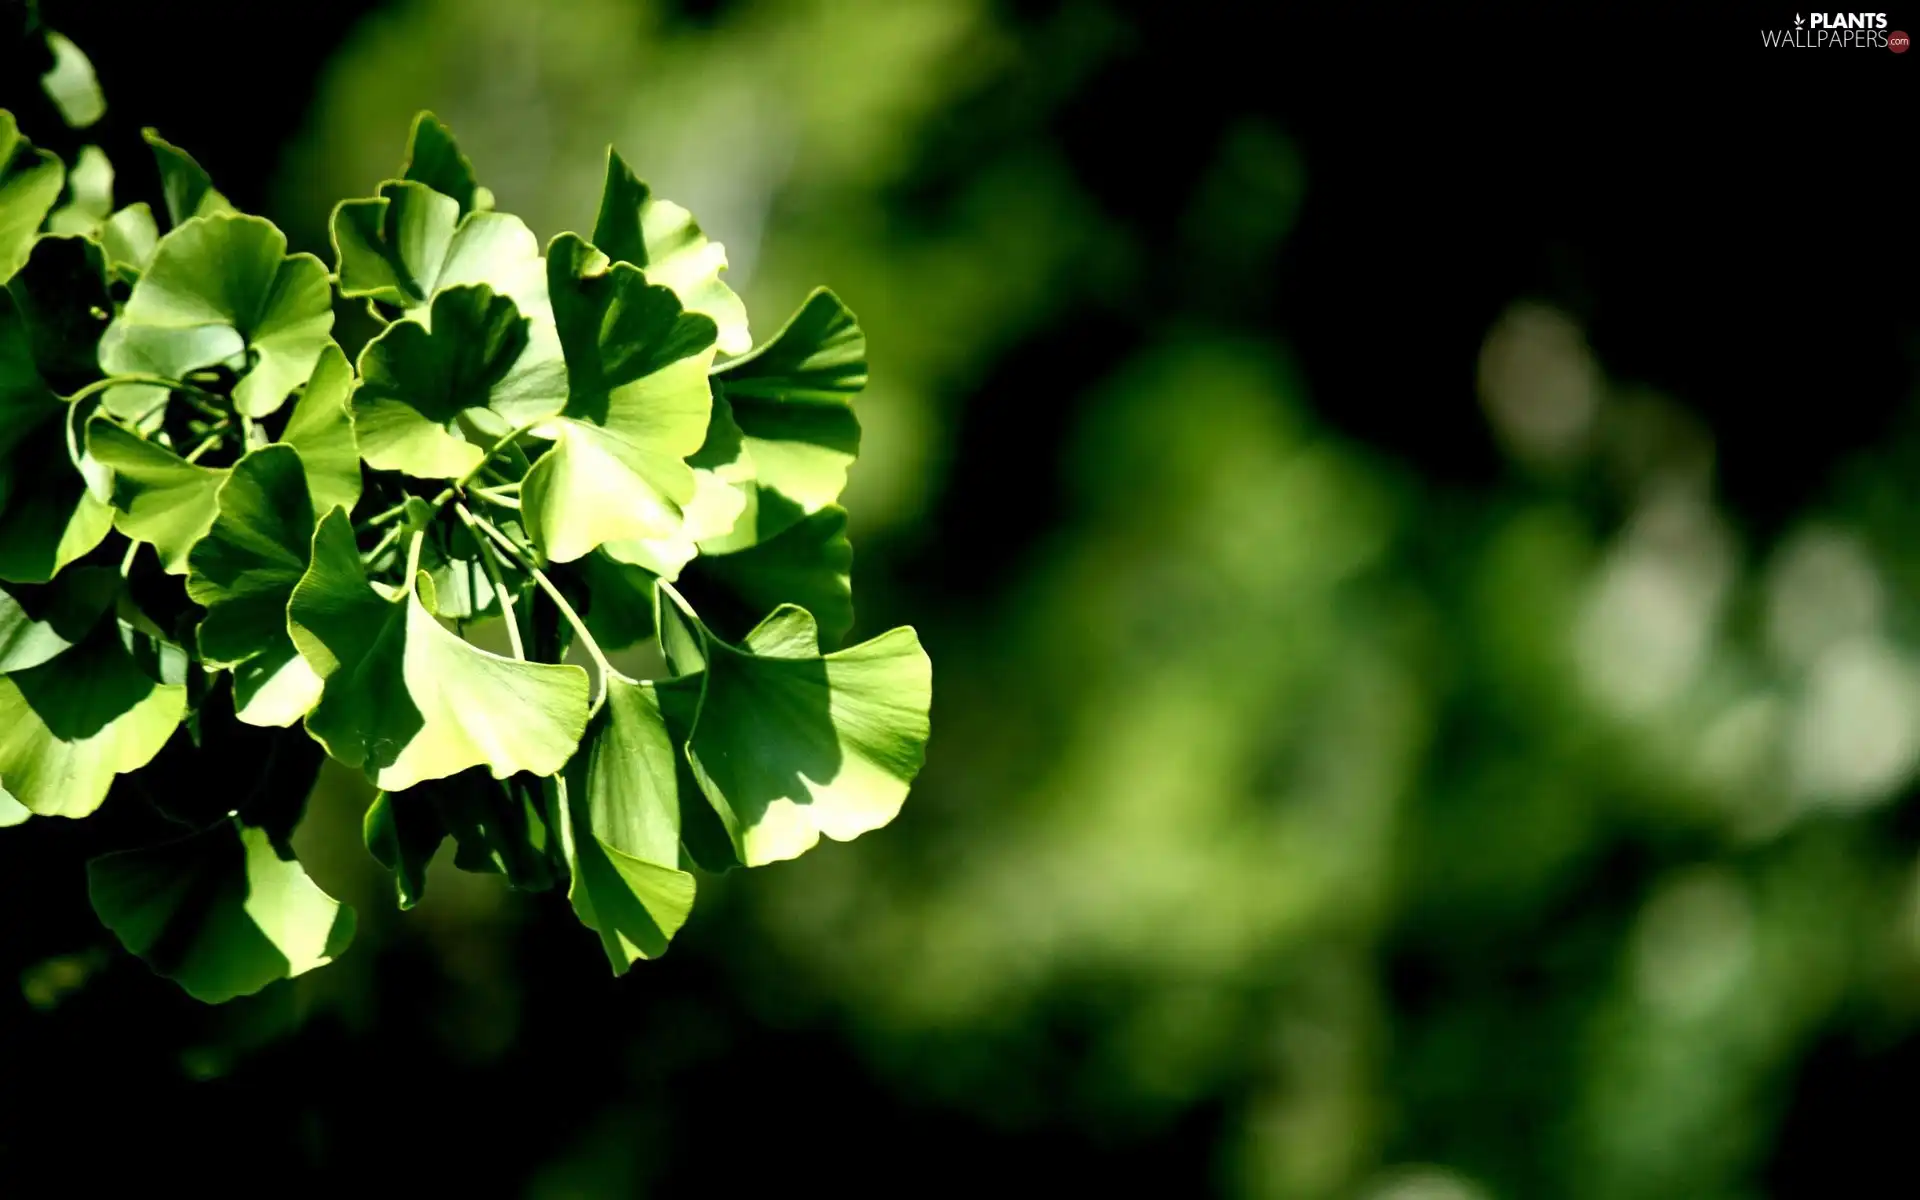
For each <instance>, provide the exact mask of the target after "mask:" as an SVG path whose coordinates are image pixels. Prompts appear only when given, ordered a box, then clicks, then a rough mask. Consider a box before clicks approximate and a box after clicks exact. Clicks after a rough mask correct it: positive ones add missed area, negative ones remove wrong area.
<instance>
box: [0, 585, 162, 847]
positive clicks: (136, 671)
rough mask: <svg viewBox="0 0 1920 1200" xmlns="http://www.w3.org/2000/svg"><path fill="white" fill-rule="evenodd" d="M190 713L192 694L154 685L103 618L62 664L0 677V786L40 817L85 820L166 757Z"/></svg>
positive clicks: (116, 628)
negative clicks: (111, 793) (121, 782)
mask: <svg viewBox="0 0 1920 1200" xmlns="http://www.w3.org/2000/svg"><path fill="white" fill-rule="evenodd" d="M186 704H187V689H186V688H185V687H184V686H182V685H181V684H177V683H175V684H163V683H158V682H155V681H154V679H153V678H152V677H151V676H149V675H147V674H146V673H145V672H144V671H142V670H141V669H140V668H139V666H138V665H136V664H135V662H134V660H133V657H132V656H131V655H130V654H128V652H127V649H126V647H125V645H123V644H122V641H121V633H120V626H119V624H118V622H116V621H114V620H112V619H102V620H101V621H100V622H99V623H98V624H96V625H95V626H94V628H93V630H92V632H90V633H89V634H88V635H87V636H86V637H85V638H84V639H83V640H81V641H80V642H79V643H78V644H77V645H75V646H74V647H73V648H71V649H70V650H68V651H66V652H65V653H64V654H61V655H60V656H59V657H57V658H54V659H51V660H49V661H47V662H45V663H42V664H41V665H40V666H37V667H32V668H30V669H28V670H25V671H17V672H14V673H12V674H8V675H0V787H4V788H5V789H6V790H7V791H8V792H9V793H11V794H12V795H13V797H14V799H16V800H18V801H19V802H20V803H21V804H24V805H25V806H26V807H28V808H29V809H32V810H33V811H34V812H36V813H39V814H40V815H42V816H60V817H84V816H86V815H87V814H88V813H91V812H92V811H93V810H94V809H96V808H98V807H100V802H101V801H102V800H104V799H106V796H107V789H108V788H109V787H110V786H111V785H112V784H113V779H114V776H116V775H121V774H124V773H126V772H128V771H134V770H138V769H139V768H141V767H143V766H145V765H146V764H147V763H148V762H149V761H150V760H151V759H152V758H153V756H154V755H155V754H158V753H159V752H160V747H161V746H163V745H165V744H166V741H167V739H168V738H169V737H171V736H173V731H174V728H175V727H176V726H178V725H179V724H180V719H181V717H182V716H183V715H184V714H185V712H186Z"/></svg>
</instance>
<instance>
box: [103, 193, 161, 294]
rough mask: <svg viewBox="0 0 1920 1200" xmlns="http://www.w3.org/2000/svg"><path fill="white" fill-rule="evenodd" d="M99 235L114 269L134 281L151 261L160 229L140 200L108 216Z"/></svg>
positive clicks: (151, 213)
mask: <svg viewBox="0 0 1920 1200" xmlns="http://www.w3.org/2000/svg"><path fill="white" fill-rule="evenodd" d="M99 236H100V245H101V246H102V247H104V248H105V249H106V252H107V261H108V262H109V263H111V264H112V265H113V268H114V270H115V271H116V272H118V273H119V274H121V275H122V276H124V277H126V278H129V279H137V278H138V277H139V275H140V273H141V272H142V271H145V270H146V269H147V267H148V266H149V265H150V264H151V263H152V262H153V252H154V251H155V250H156V249H158V248H159V245H160V226H159V224H158V223H157V222H155V221H154V219H153V210H152V209H151V208H148V207H147V205H146V202H145V201H141V202H139V203H136V204H129V205H127V206H126V207H125V208H123V209H121V210H120V211H118V212H116V213H114V214H113V215H112V216H110V217H108V218H107V221H106V224H104V225H102V226H101V227H100V234H99Z"/></svg>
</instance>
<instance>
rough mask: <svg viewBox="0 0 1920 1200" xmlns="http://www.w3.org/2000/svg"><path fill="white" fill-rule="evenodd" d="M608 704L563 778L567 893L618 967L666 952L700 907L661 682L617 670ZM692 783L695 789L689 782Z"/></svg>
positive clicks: (609, 682)
mask: <svg viewBox="0 0 1920 1200" xmlns="http://www.w3.org/2000/svg"><path fill="white" fill-rule="evenodd" d="M606 686H607V692H606V701H605V703H604V704H602V706H601V708H600V710H599V711H598V712H597V713H595V714H594V716H593V720H592V721H591V722H589V724H588V727H587V732H586V735H585V736H584V737H582V738H581V740H580V751H579V753H578V754H576V755H575V756H574V759H573V761H572V762H571V763H569V764H568V766H567V771H566V773H565V775H564V776H563V777H562V778H561V779H559V780H556V781H555V786H556V789H557V793H558V799H559V801H560V804H559V807H560V808H562V809H563V810H564V817H563V820H562V827H563V828H562V833H561V845H562V847H563V849H564V850H565V852H566V856H567V864H568V867H569V869H570V870H571V871H572V874H573V883H572V887H571V888H570V889H569V892H568V895H569V898H570V899H571V900H572V902H573V907H574V912H575V913H576V914H577V915H578V916H579V917H580V920H581V923H582V924H584V925H586V926H587V928H589V929H592V930H594V931H595V932H596V933H598V934H599V935H600V941H601V945H602V947H603V948H604V949H605V950H606V952H607V959H608V961H609V962H610V963H611V964H612V966H613V969H614V972H615V973H616V974H620V973H624V972H625V971H626V970H627V968H629V967H630V966H632V965H633V963H634V961H635V960H637V959H641V958H658V957H659V956H660V955H661V954H663V953H665V952H666V949H667V943H668V942H669V941H670V940H671V939H672V937H673V935H674V933H675V932H677V931H678V930H679V928H680V926H681V925H682V924H684V923H685V922H686V919H687V914H688V913H689V912H690V911H691V910H692V908H693V899H694V882H693V876H691V875H689V874H687V873H686V872H685V871H682V870H681V869H680V868H679V862H680V785H681V778H682V775H683V774H684V772H682V771H681V770H680V768H679V762H680V755H679V753H678V752H677V751H676V748H675V746H674V742H673V738H672V737H671V735H670V734H669V733H668V731H667V725H666V722H665V720H664V719H663V718H662V716H661V712H660V700H659V696H658V695H657V693H656V692H655V689H654V686H653V685H652V684H648V683H640V682H637V681H635V680H632V679H628V678H626V677H625V676H622V675H620V674H618V673H611V674H609V675H608V676H607V680H606ZM688 786H694V785H692V784H691V782H690V781H689V784H688Z"/></svg>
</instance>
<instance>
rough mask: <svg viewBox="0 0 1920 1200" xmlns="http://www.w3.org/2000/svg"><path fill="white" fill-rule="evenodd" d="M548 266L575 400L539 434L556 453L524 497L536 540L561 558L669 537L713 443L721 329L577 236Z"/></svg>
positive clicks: (544, 460) (560, 245) (563, 239)
mask: <svg viewBox="0 0 1920 1200" xmlns="http://www.w3.org/2000/svg"><path fill="white" fill-rule="evenodd" d="M548 263H549V272H550V287H549V291H550V294H551V296H552V299H553V303H554V312H555V316H556V318H557V319H558V321H559V327H560V340H561V343H562V345H563V346H564V347H565V349H566V358H567V376H568V387H569V396H568V400H567V407H566V408H565V409H564V410H563V411H562V412H561V414H560V415H559V416H558V417H556V418H555V419H553V420H552V421H549V422H547V423H546V424H544V425H542V426H541V427H540V428H539V429H537V430H536V432H537V433H538V434H540V436H542V437H546V438H549V439H551V440H552V441H553V442H554V445H553V447H552V448H551V449H549V450H548V451H547V452H546V453H545V454H544V455H542V456H541V457H540V459H539V460H538V461H536V462H535V463H534V465H533V469H532V470H531V471H529V472H528V474H527V477H526V480H525V483H524V486H523V488H522V490H521V511H522V515H523V517H524V519H525V521H526V524H527V529H528V532H529V533H530V534H531V535H532V536H533V538H534V540H535V542H536V544H538V545H539V546H540V547H541V549H543V550H544V551H545V552H546V554H547V556H548V557H549V558H551V559H553V560H554V561H555V562H571V561H572V560H574V559H577V558H579V557H580V556H582V555H584V554H586V553H587V552H589V551H591V550H592V549H594V548H595V547H596V546H599V545H601V544H602V543H604V542H610V541H623V540H633V539H647V538H662V537H670V536H672V535H673V534H674V533H676V532H677V531H678V530H679V529H680V528H681V523H682V513H683V506H684V505H686V504H688V503H689V502H691V501H692V500H693V497H694V488H695V481H694V477H693V470H692V468H690V467H688V466H687V464H686V461H685V460H686V457H687V455H689V454H692V453H693V452H694V451H696V450H698V449H699V448H700V444H701V442H702V441H703V440H704V439H705V435H706V425H707V414H708V409H709V406H710V400H709V393H708V389H707V383H706V371H707V366H708V364H709V363H710V362H711V361H712V357H713V322H712V321H710V320H708V319H707V318H706V317H703V316H700V315H698V314H693V313H687V312H684V311H682V309H681V307H680V303H679V301H678V300H677V299H675V298H674V295H673V293H672V292H670V291H668V290H667V289H666V288H662V287H653V286H650V285H649V284H648V283H647V282H646V280H645V278H644V277H643V276H642V275H641V274H640V272H639V271H638V270H637V269H636V268H634V267H632V266H630V265H628V264H625V263H614V264H611V265H609V264H608V263H607V261H606V259H605V258H604V256H601V255H598V254H596V253H595V252H594V251H593V250H592V248H591V247H589V246H587V245H585V244H584V243H583V242H581V241H580V240H579V239H578V238H576V237H574V236H572V235H571V234H563V235H561V236H560V237H558V238H556V239H554V243H553V246H552V248H551V250H550V253H549V258H548Z"/></svg>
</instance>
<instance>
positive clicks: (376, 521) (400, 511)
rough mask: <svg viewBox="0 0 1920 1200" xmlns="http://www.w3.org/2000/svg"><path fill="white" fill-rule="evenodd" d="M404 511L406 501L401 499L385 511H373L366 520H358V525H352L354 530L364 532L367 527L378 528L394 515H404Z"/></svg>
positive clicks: (405, 509)
mask: <svg viewBox="0 0 1920 1200" xmlns="http://www.w3.org/2000/svg"><path fill="white" fill-rule="evenodd" d="M406 511H407V502H406V501H405V500H402V501H401V502H400V503H398V504H396V505H394V506H393V507H392V508H389V509H388V510H386V511H385V512H382V513H375V514H374V515H373V516H371V517H368V518H367V519H366V520H364V521H362V522H360V523H359V524H358V525H356V526H354V527H353V528H354V532H355V533H365V532H367V531H368V530H369V529H378V528H380V527H381V526H382V525H385V524H386V523H387V522H388V521H391V520H393V519H394V518H395V517H398V516H402V515H404V514H405V513H406Z"/></svg>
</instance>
